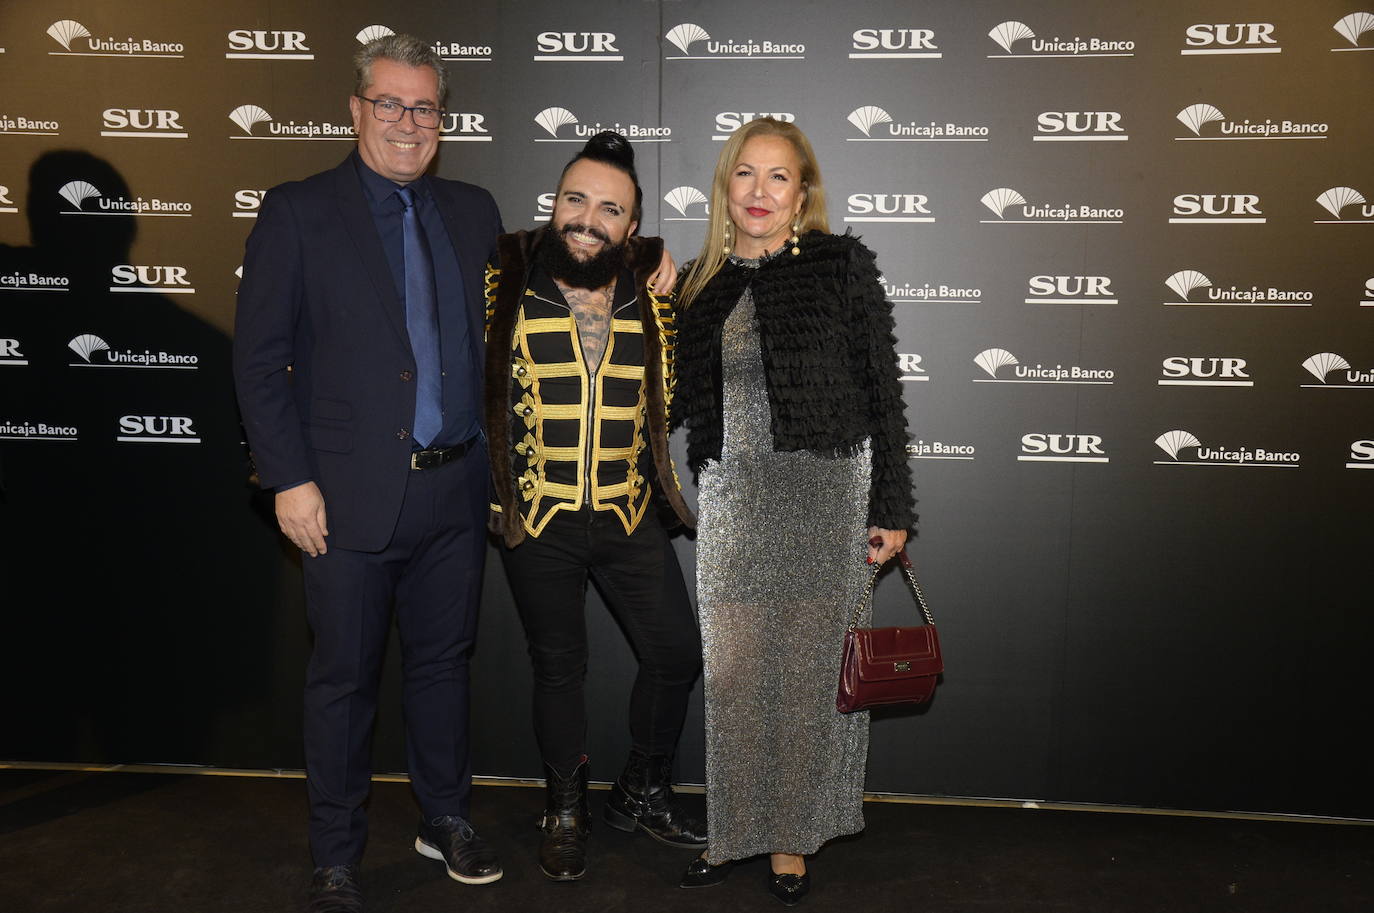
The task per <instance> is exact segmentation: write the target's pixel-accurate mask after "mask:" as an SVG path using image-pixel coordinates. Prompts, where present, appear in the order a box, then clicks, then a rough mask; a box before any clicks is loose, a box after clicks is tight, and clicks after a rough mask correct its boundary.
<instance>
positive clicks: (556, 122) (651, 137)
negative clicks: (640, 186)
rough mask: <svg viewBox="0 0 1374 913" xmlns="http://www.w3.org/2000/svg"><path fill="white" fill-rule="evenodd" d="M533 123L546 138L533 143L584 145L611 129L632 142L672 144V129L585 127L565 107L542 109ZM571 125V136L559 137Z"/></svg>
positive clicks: (601, 124)
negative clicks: (564, 128) (562, 130)
mask: <svg viewBox="0 0 1374 913" xmlns="http://www.w3.org/2000/svg"><path fill="white" fill-rule="evenodd" d="M534 122H535V123H536V124H538V125H539V126H540V127H541V128H543V130H544V132H545V133H547V134H548V135H549V137H548V139H545V138H544V137H542V136H536V137H535V139H534V141H535V142H536V143H585V142H586V141H587V140H588V139H590V138H591V137H593V136H596V135H597V134H598V133H601V132H602V131H603V130H614V131H615V132H616V133H619V134H620V135H621V136H623V137H625V138H626V139H627V140H629V141H630V142H632V143H671V142H672V141H673V128H672V127H651V126H646V125H643V124H622V123H620V122H619V121H616V122H614V123H609V124H603V123H600V122H598V123H595V124H584V123H581V122H579V121H578V119H577V115H576V114H574V113H572V112H571V111H569V110H568V109H567V108H559V107H552V108H545V109H544V110H543V111H540V112H539V113H538V114H536V115H535V116H534ZM569 124H571V125H572V128H573V129H572V136H571V137H566V136H560V135H559V130H561V129H562V128H563V127H566V126H568V125H569Z"/></svg>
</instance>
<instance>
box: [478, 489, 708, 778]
mask: <svg viewBox="0 0 1374 913" xmlns="http://www.w3.org/2000/svg"><path fill="white" fill-rule="evenodd" d="M501 557H502V560H503V561H504V563H505V566H506V576H507V578H508V579H509V580H510V587H511V592H512V593H513V594H514V596H515V602H516V606H517V608H518V609H519V612H520V619H521V621H522V622H524V625H525V637H526V639H527V640H528V642H529V653H530V660H531V661H532V662H533V664H534V731H535V737H536V738H537V740H538V742H539V750H540V752H541V753H542V754H543V756H544V761H545V762H546V763H547V764H549V765H550V766H551V767H553V768H554V769H555V770H557V771H559V773H561V774H563V775H567V774H569V773H571V772H572V771H573V770H574V769H576V767H577V765H578V763H579V762H580V761H581V759H582V756H583V755H584V754H585V753H586V744H587V708H586V703H585V700H584V696H583V682H584V680H585V679H586V676H587V654H588V649H587V623H586V594H587V578H588V576H590V577H591V579H592V580H593V581H594V582H595V583H596V587H597V590H598V591H600V593H601V595H602V598H603V599H604V600H605V602H606V605H607V606H608V607H609V608H610V610H611V612H612V613H613V614H614V615H615V617H616V620H617V621H619V622H620V626H621V627H622V628H623V629H624V631H625V633H626V634H627V635H628V636H629V639H630V646H631V647H632V648H633V649H634V653H635V657H636V659H638V661H639V674H638V675H637V676H636V677H635V682H634V688H633V690H632V691H631V694H630V738H631V744H632V747H633V749H634V750H635V751H636V752H639V753H641V754H645V755H651V756H652V755H672V754H673V752H674V750H675V749H676V747H677V740H678V736H679V735H680V734H681V732H682V721H683V718H684V717H685V716H686V713H687V698H688V695H690V694H691V690H692V683H693V682H695V681H696V678H697V675H698V674H699V673H700V671H701V633H700V631H699V630H698V629H697V622H696V616H695V614H694V613H693V611H692V606H691V603H690V602H689V601H688V598H687V588H686V586H685V585H684V584H683V581H682V569H681V568H680V567H679V566H678V561H677V555H676V554H675V553H674V552H673V547H672V544H671V543H670V542H669V541H668V535H667V533H665V532H664V530H663V528H662V527H661V526H660V525H659V524H658V523H657V522H656V521H655V520H654V518H653V516H652V515H650V516H646V517H645V518H644V520H643V521H642V522H641V523H640V524H639V526H638V527H637V528H636V529H635V531H634V533H633V534H631V535H628V536H627V535H626V534H625V527H624V526H623V525H622V524H621V522H620V520H619V518H617V517H616V516H615V515H614V514H612V513H610V512H607V511H586V510H583V511H579V512H576V513H573V512H568V511H563V512H560V513H558V514H556V515H555V516H554V518H553V519H552V520H550V521H549V525H548V526H546V527H545V528H544V531H543V532H542V533H541V534H540V535H539V537H538V538H535V537H533V536H531V537H528V538H526V539H525V541H524V542H521V543H520V544H519V545H517V546H516V547H515V548H513V549H510V548H503V549H501Z"/></svg>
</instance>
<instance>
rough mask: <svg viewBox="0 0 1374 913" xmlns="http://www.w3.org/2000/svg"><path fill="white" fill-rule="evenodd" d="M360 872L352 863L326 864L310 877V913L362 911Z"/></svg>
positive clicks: (359, 912)
mask: <svg viewBox="0 0 1374 913" xmlns="http://www.w3.org/2000/svg"><path fill="white" fill-rule="evenodd" d="M362 909H363V895H362V892H361V891H359V890H358V872H357V870H356V869H354V868H353V866H351V865H324V866H320V867H319V868H318V869H316V870H315V876H314V877H313V878H311V879H310V904H309V906H307V907H306V910H307V911H308V913H362Z"/></svg>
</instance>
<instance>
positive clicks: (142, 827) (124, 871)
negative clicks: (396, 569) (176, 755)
mask: <svg viewBox="0 0 1374 913" xmlns="http://www.w3.org/2000/svg"><path fill="white" fill-rule="evenodd" d="M605 795H606V794H605V793H604V792H595V793H593V802H594V807H595V808H597V809H598V810H599V807H600V803H601V801H602V799H603V798H604V797H605ZM304 796H305V789H304V783H303V782H302V781H300V780H286V779H256V778H236V777H219V776H182V775H164V774H133V773H58V772H45V771H27V770H0V913H46V911H63V913H67V911H71V913H125V911H127V913H188V911H193V913H218V911H235V913H238V911H244V913H249V911H251V913H258V911H264V913H266V911H271V913H290V911H296V910H300V909H302V908H303V906H304V897H305V890H306V886H307V883H308V880H309V863H308V857H307V854H306V849H305V840H304V834H305V822H304V816H305V799H304ZM687 801H688V802H691V803H693V804H694V805H695V806H696V807H697V808H698V809H699V808H700V805H701V797H699V796H689V797H687ZM541 802H542V793H541V792H540V791H539V790H536V789H525V788H513V787H483V788H479V789H478V790H477V791H476V794H475V797H474V812H473V815H474V818H475V819H476V824H477V827H478V829H479V830H480V832H481V833H482V834H483V835H484V836H485V837H487V838H488V839H489V840H490V841H491V842H492V843H493V844H494V845H495V847H496V849H497V850H498V852H500V853H501V856H502V860H503V863H504V865H505V869H506V876H505V878H504V879H502V880H501V881H499V882H497V883H495V884H493V885H486V886H480V887H470V886H467V885H460V884H458V883H457V882H454V881H451V880H449V879H448V877H446V875H445V874H444V872H443V869H442V867H441V866H440V864H438V863H436V862H432V861H429V860H427V859H424V858H422V857H420V856H419V855H417V854H416V853H415V851H414V849H413V848H412V845H411V844H412V840H413V838H414V834H415V830H414V826H415V816H416V813H415V808H414V805H413V803H412V801H411V797H410V794H409V789H408V787H406V786H404V785H400V784H377V786H376V788H375V791H374V796H373V800H372V809H371V820H372V822H373V824H372V838H371V843H370V845H369V848H368V852H367V856H366V858H365V860H364V863H363V869H362V877H363V891H364V895H365V897H366V899H367V909H368V910H369V911H372V913H384V911H448V910H455V911H457V910H461V911H473V913H481V911H551V913H553V911H557V913H581V911H588V913H612V911H621V910H626V911H652V913H659V911H664V913H672V911H698V910H740V911H746V913H747V911H753V910H759V911H774V910H780V909H782V907H781V906H780V905H779V904H778V903H777V901H775V900H773V899H772V898H771V897H769V896H768V895H767V894H766V893H765V891H764V878H765V872H766V869H767V863H766V862H764V861H762V860H756V861H753V862H750V863H748V864H746V865H743V866H740V867H738V868H736V869H735V871H734V872H733V874H732V875H731V876H730V879H729V881H727V882H726V883H725V884H724V885H721V886H719V887H714V888H705V889H699V890H694V891H684V890H681V889H680V888H678V887H677V886H676V885H677V878H678V876H679V875H680V874H681V871H682V869H683V867H684V866H685V865H686V864H687V862H688V861H689V860H690V859H691V857H692V855H693V854H692V853H691V852H690V851H684V850H674V849H670V848H668V847H664V846H660V845H659V844H657V843H655V842H653V841H651V840H649V839H648V838H646V837H643V836H642V835H641V836H632V835H628V834H622V833H620V832H618V831H614V830H611V829H610V828H607V827H604V826H603V827H599V828H597V829H596V830H595V831H594V832H593V835H592V840H591V844H590V871H589V874H588V875H587V877H586V878H585V879H583V880H582V881H580V882H576V883H569V884H554V883H552V882H549V881H547V880H546V879H545V878H544V877H543V875H541V874H540V873H539V870H538V867H537V865H536V862H535V847H536V843H537V834H536V831H535V829H534V819H535V817H536V815H537V814H538V813H539V811H540V808H541ZM866 813H867V818H868V830H867V831H866V832H865V833H864V834H863V835H862V836H859V837H855V838H850V839H845V840H840V841H836V842H835V843H832V844H831V845H830V846H829V847H827V848H826V849H825V850H824V851H822V852H821V853H820V854H819V855H818V856H816V857H815V858H813V859H812V860H811V861H810V863H809V865H810V869H811V872H812V878H813V879H814V886H813V890H812V894H811V896H809V897H808V898H807V899H806V900H805V901H804V902H803V905H802V907H801V909H804V910H806V909H809V910H812V911H845V913H886V911H907V910H911V911H920V913H944V911H948V913H974V911H977V913H1019V911H1036V913H1039V911H1056V913H1060V911H1064V913H1080V911H1081V913H1136V911H1139V913H1193V911H1197V913H1215V911H1246V913H1271V911H1272V913H1305V911H1313V913H1369V911H1374V827H1367V826H1347V825H1332V824H1309V823H1290V822H1258V821H1230V820H1213V819H1205V818H1186V817H1162V816H1151V815H1134V814H1131V815H1125V814H1104V813H1093V812H1066V811H1043V810H1039V811H1031V810H1022V809H1007V808H972V807H948V806H924V805H897V804H870V805H868V806H867V807H866Z"/></svg>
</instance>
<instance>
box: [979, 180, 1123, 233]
mask: <svg viewBox="0 0 1374 913" xmlns="http://www.w3.org/2000/svg"><path fill="white" fill-rule="evenodd" d="M979 202H981V203H982V204H983V205H984V206H986V207H987V208H988V209H989V210H990V211H991V212H992V214H993V215H995V216H997V218H995V219H980V220H979V224H981V225H1120V224H1122V223H1123V222H1125V221H1126V210H1124V209H1115V208H1099V207H1095V206H1088V205H1085V204H1078V203H1056V204H1034V203H1030V202H1029V201H1027V200H1026V198H1025V197H1024V196H1022V195H1021V194H1020V192H1018V191H1016V190H1013V189H1012V188H1010V187H997V188H995V189H993V190H989V191H988V192H987V193H985V194H983V196H982V198H981V199H980V200H979ZM1018 215H1019V216H1020V217H1021V218H1019V219H1018V218H1016V216H1018ZM1009 216H1010V217H1009Z"/></svg>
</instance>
